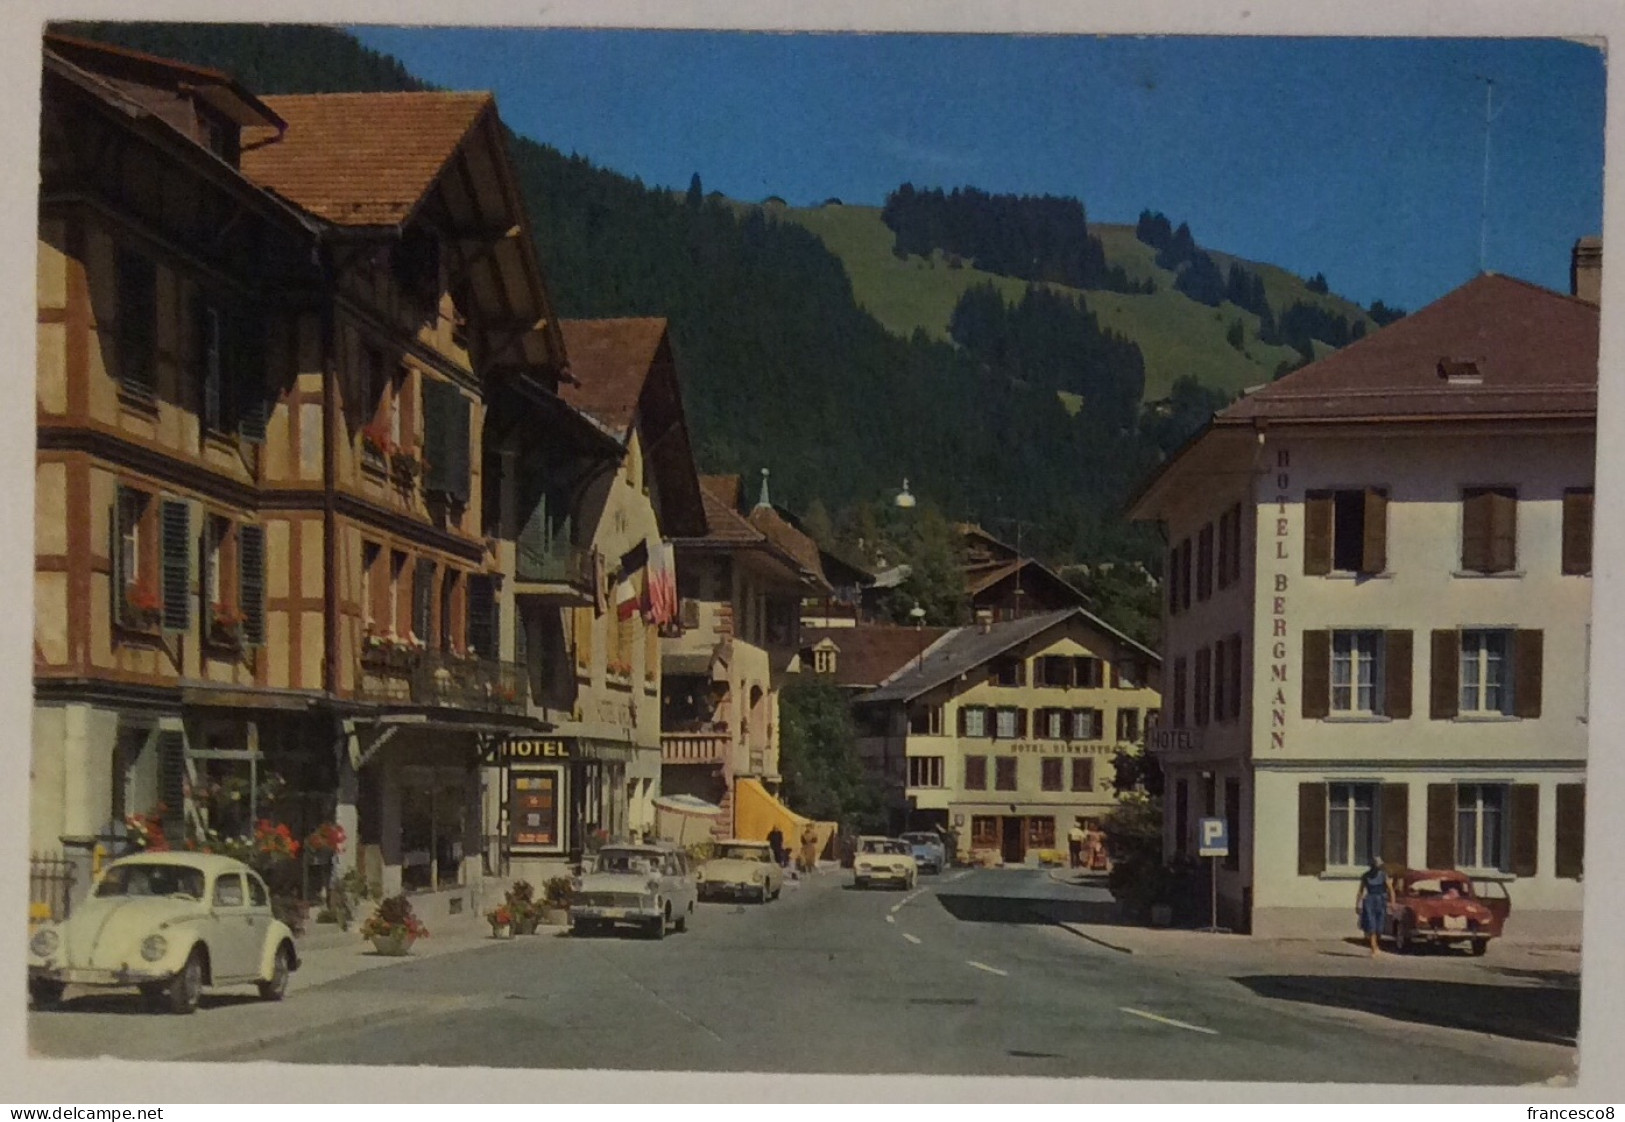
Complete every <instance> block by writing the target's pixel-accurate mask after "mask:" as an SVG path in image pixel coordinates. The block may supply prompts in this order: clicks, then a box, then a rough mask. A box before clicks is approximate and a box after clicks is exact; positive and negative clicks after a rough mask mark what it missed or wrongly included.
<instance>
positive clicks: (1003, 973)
mask: <svg viewBox="0 0 1625 1122" xmlns="http://www.w3.org/2000/svg"><path fill="white" fill-rule="evenodd" d="M965 965H966V966H974V967H976V969H978V970H986V971H987V972H988V973H989V974H997V975H998V976H999V977H1001V978H1008V977H1009V976H1010V972H1009V971H1008V970H1000V969H999V968H998V967H997V966H989V965H988V964H987V963H985V962H977V961H976V960H975V959H974V958H967V959H966V960H965Z"/></svg>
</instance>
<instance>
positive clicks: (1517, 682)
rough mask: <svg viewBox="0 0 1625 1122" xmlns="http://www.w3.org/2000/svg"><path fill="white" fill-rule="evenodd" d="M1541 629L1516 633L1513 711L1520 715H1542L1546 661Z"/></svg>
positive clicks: (1513, 654)
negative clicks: (1541, 694) (1543, 674)
mask: <svg viewBox="0 0 1625 1122" xmlns="http://www.w3.org/2000/svg"><path fill="white" fill-rule="evenodd" d="M1543 638H1544V634H1543V633H1542V632H1540V631H1518V632H1515V633H1514V643H1513V650H1512V675H1513V684H1512V712H1513V715H1514V716H1518V717H1538V716H1540V682H1541V676H1542V666H1541V664H1542V662H1543V661H1544V656H1543V648H1542V639H1543Z"/></svg>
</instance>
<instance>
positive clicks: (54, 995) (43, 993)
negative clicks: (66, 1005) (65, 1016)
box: [28, 978, 68, 1009]
mask: <svg viewBox="0 0 1625 1122" xmlns="http://www.w3.org/2000/svg"><path fill="white" fill-rule="evenodd" d="M67 988H68V987H67V986H66V985H65V984H64V983H62V982H53V981H51V980H50V979H48V978H39V979H36V980H35V981H31V982H29V983H28V996H29V997H30V998H31V999H32V1000H33V1002H34V1008H35V1009H55V1008H56V1007H57V1006H58V1005H61V1004H62V991H63V990H65V989H67Z"/></svg>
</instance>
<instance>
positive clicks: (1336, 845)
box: [1326, 783, 1378, 869]
mask: <svg viewBox="0 0 1625 1122" xmlns="http://www.w3.org/2000/svg"><path fill="white" fill-rule="evenodd" d="M1376 803H1377V785H1376V784H1375V783H1331V784H1328V785H1327V801H1326V863H1327V864H1328V865H1333V866H1336V865H1342V866H1350V867H1352V866H1358V867H1360V868H1362V869H1363V868H1365V867H1366V866H1367V865H1368V864H1369V863H1370V861H1371V855H1372V854H1373V853H1375V852H1376V849H1377V844H1378V835H1377V815H1376V810H1375V807H1376Z"/></svg>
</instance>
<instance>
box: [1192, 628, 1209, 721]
mask: <svg viewBox="0 0 1625 1122" xmlns="http://www.w3.org/2000/svg"><path fill="white" fill-rule="evenodd" d="M1212 689H1213V652H1212V651H1211V650H1209V649H1208V648H1206V647H1203V648H1202V649H1201V650H1199V651H1197V652H1196V696H1195V697H1193V698H1192V699H1191V702H1192V708H1193V709H1194V710H1195V713H1194V715H1193V716H1194V719H1195V721H1196V724H1197V727H1198V728H1200V727H1202V726H1203V725H1206V724H1207V719H1208V706H1209V703H1210V702H1211V701H1212V700H1213V694H1212Z"/></svg>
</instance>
